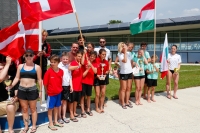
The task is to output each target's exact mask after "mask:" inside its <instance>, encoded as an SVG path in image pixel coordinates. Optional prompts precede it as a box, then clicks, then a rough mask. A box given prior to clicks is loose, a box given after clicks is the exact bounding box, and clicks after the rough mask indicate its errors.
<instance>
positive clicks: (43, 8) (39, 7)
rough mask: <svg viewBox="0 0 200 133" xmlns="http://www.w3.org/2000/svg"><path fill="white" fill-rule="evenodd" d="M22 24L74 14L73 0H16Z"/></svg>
mask: <svg viewBox="0 0 200 133" xmlns="http://www.w3.org/2000/svg"><path fill="white" fill-rule="evenodd" d="M18 2H19V5H20V8H21V9H23V10H22V12H23V13H24V14H25V15H23V17H22V18H21V19H22V20H23V23H33V22H39V21H42V20H46V19H49V18H53V17H57V16H60V15H64V14H69V13H74V12H76V10H75V6H74V2H73V0H18Z"/></svg>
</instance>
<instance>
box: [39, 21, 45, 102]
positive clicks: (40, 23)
mask: <svg viewBox="0 0 200 133" xmlns="http://www.w3.org/2000/svg"><path fill="white" fill-rule="evenodd" d="M38 51H39V52H41V51H42V21H40V22H39V49H38ZM40 67H41V68H42V55H40ZM40 91H42V96H41V98H40V105H42V101H44V86H43V83H42V90H40Z"/></svg>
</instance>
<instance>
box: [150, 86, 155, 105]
mask: <svg viewBox="0 0 200 133" xmlns="http://www.w3.org/2000/svg"><path fill="white" fill-rule="evenodd" d="M154 93H155V86H153V87H152V91H151V100H152V101H153V102H156V100H155V99H154Z"/></svg>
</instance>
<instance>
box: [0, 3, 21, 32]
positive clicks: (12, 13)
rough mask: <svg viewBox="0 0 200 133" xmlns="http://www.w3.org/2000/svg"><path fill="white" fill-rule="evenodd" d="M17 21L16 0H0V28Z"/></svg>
mask: <svg viewBox="0 0 200 133" xmlns="http://www.w3.org/2000/svg"><path fill="white" fill-rule="evenodd" d="M17 21H18V11H17V0H0V29H3V28H5V27H7V26H10V25H12V24H14V23H15V22H17Z"/></svg>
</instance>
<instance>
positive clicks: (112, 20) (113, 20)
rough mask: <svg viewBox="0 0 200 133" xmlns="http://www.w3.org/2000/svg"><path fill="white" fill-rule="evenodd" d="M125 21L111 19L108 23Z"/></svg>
mask: <svg viewBox="0 0 200 133" xmlns="http://www.w3.org/2000/svg"><path fill="white" fill-rule="evenodd" d="M118 23H123V22H122V21H121V20H110V21H109V23H108V24H118Z"/></svg>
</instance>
